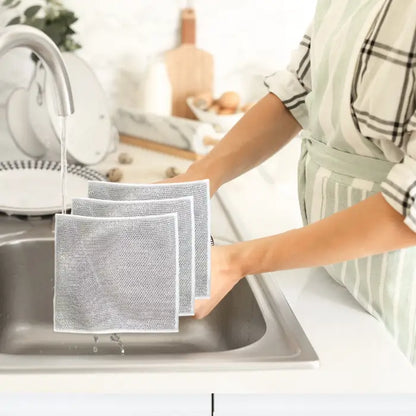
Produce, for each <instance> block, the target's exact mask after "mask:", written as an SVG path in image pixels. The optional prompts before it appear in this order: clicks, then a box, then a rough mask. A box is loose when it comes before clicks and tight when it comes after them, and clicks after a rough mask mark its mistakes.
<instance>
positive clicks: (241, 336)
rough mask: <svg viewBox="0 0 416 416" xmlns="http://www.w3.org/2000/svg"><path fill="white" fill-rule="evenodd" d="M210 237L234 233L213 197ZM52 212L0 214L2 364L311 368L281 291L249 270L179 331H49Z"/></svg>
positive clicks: (21, 367) (7, 367)
mask: <svg viewBox="0 0 416 416" xmlns="http://www.w3.org/2000/svg"><path fill="white" fill-rule="evenodd" d="M211 209H212V234H213V236H214V239H215V241H216V244H226V243H228V242H230V241H236V240H238V239H239V235H238V230H236V228H235V226H234V224H233V223H232V219H231V218H230V215H229V213H228V212H227V210H226V208H225V206H224V205H223V203H222V200H221V199H220V197H219V196H216V197H214V198H213V200H212V207H211ZM53 290H54V235H53V217H43V218H33V217H31V218H18V217H8V216H1V217H0V371H3V372H4V371H8V372H11V371H25V372H27V371H99V370H103V371H104V370H117V371H118V370H125V371H133V370H135V369H146V370H161V369H171V370H186V369H188V370H213V369H216V370H218V369H246V368H247V369H249V368H253V369H272V368H287V367H294V368H299V367H316V366H317V364H318V358H317V356H316V353H315V351H314V350H313V348H312V346H311V345H310V343H309V341H308V339H307V337H306V335H305V334H304V332H303V330H302V328H301V327H300V325H299V323H298V321H297V320H296V318H295V316H294V315H293V312H292V311H291V309H290V307H289V305H288V304H287V302H286V300H285V298H284V297H283V294H282V293H281V292H279V291H277V290H275V291H274V292H273V293H272V292H271V289H270V288H269V286H268V285H267V284H266V282H265V281H264V276H248V277H247V278H246V279H244V280H242V281H241V282H240V283H239V284H238V285H236V287H235V288H234V289H233V290H232V291H231V292H230V293H229V294H228V296H226V297H225V298H224V300H223V301H222V302H221V303H220V305H219V306H218V307H217V308H216V309H215V310H214V311H213V312H212V313H211V314H210V315H209V316H208V317H206V318H205V319H202V320H196V319H194V318H192V317H181V318H180V323H179V332H178V333H169V334H117V335H116V336H114V335H113V336H111V335H98V336H96V337H94V336H93V335H86V334H63V333H56V332H54V331H53Z"/></svg>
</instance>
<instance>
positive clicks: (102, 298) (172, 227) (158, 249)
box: [54, 213, 179, 334]
mask: <svg viewBox="0 0 416 416" xmlns="http://www.w3.org/2000/svg"><path fill="white" fill-rule="evenodd" d="M55 233H56V235H55V237H56V243H55V296H54V330H55V331H57V332H74V333H97V334H104V333H114V332H177V331H178V313H179V293H178V292H179V255H178V221H177V214H176V213H171V214H165V215H154V216H146V217H134V218H131V217H130V218H127V217H126V218H93V217H82V216H76V215H56V225H55Z"/></svg>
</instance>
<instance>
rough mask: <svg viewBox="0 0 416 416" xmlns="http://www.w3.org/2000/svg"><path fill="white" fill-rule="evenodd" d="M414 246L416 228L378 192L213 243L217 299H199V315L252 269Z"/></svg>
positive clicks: (323, 262) (331, 260)
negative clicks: (265, 232) (266, 231)
mask: <svg viewBox="0 0 416 416" xmlns="http://www.w3.org/2000/svg"><path fill="white" fill-rule="evenodd" d="M413 245H416V233H414V232H413V231H412V230H410V228H409V227H408V226H407V225H406V224H404V222H403V216H402V215H401V214H399V213H398V212H397V211H396V210H395V209H394V208H392V207H391V205H390V204H388V203H387V201H386V200H385V199H384V197H383V196H382V195H381V193H378V194H375V195H373V196H371V197H369V198H367V199H366V200H364V201H362V202H359V203H358V204H356V205H354V206H352V207H350V208H347V209H345V210H342V211H340V212H338V213H336V214H333V215H331V216H329V217H327V218H325V219H323V220H321V221H317V222H315V223H313V224H309V225H307V226H306V227H303V228H298V229H294V230H290V231H287V232H285V233H282V234H277V235H274V236H271V237H265V238H259V239H256V240H251V241H246V242H241V243H236V244H232V245H229V246H223V247H221V246H220V247H213V253H212V265H213V271H212V274H211V276H212V285H211V298H210V299H207V300H198V301H197V302H196V316H197V317H198V318H202V317H204V316H206V315H207V314H208V313H209V312H210V311H211V310H212V309H213V308H214V307H215V305H216V304H217V303H218V302H219V301H220V300H221V299H222V298H223V297H224V296H225V295H226V294H227V293H228V291H229V290H231V289H232V287H233V286H234V285H235V283H237V282H238V281H239V280H240V279H241V278H242V277H244V276H246V275H249V274H257V273H264V272H270V271H276V270H285V269H296V268H302V267H314V266H320V265H327V264H332V263H339V262H342V261H346V260H351V259H354V258H359V257H366V256H370V255H373V254H378V253H383V252H386V251H391V250H398V249H401V248H405V247H410V246H413Z"/></svg>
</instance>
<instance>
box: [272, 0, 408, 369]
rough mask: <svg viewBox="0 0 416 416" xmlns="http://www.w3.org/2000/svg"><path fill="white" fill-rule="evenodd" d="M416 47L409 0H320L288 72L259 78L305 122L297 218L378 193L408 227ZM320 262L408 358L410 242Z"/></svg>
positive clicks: (313, 217)
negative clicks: (361, 255)
mask: <svg viewBox="0 0 416 416" xmlns="http://www.w3.org/2000/svg"><path fill="white" fill-rule="evenodd" d="M403 27H405V28H408V30H407V29H406V30H402V29H403ZM399 29H400V30H399ZM415 52H416V1H414V0H403V1H400V2H398V1H394V0H360V1H351V0H318V2H317V9H316V14H315V17H314V20H313V22H312V24H311V26H310V27H309V29H308V31H307V33H306V34H305V36H304V38H303V39H302V42H301V43H300V46H299V48H298V49H297V50H295V51H294V52H293V55H292V60H291V62H290V64H289V66H288V68H287V70H283V71H278V72H276V73H274V74H272V75H270V76H268V77H266V78H265V84H266V86H267V87H268V88H269V91H270V92H272V93H274V94H276V95H277V96H278V97H279V98H280V99H281V100H282V102H283V103H284V104H285V106H286V107H287V108H288V109H289V110H290V111H291V112H292V114H293V115H294V117H296V119H297V120H298V121H299V123H300V124H301V125H302V127H303V128H304V130H303V131H302V134H301V138H302V152H301V157H300V161H299V165H298V174H299V180H298V185H299V203H300V207H301V213H302V218H303V222H304V224H305V225H306V224H309V223H313V222H315V221H319V220H321V219H323V218H325V217H327V216H329V215H332V214H334V213H335V212H338V211H340V210H343V209H346V208H348V207H350V206H352V205H354V204H356V203H358V202H360V201H362V200H364V199H366V198H368V197H369V196H370V195H372V194H374V193H378V192H382V193H383V196H384V197H385V199H386V200H387V202H389V203H390V204H391V205H392V206H393V208H395V209H396V210H398V211H399V212H400V213H402V214H403V215H404V217H405V223H406V224H407V225H408V226H409V227H410V228H411V229H412V230H413V231H416V216H415V221H413V218H412V212H413V214H415V215H416V202H415V199H416V123H415V120H416V111H415V106H416V92H415V91H416V86H415V74H416V68H415V66H416V53H415ZM325 268H326V270H327V271H328V273H329V274H330V275H331V276H332V277H333V278H334V279H335V280H336V281H337V282H339V283H340V284H342V285H344V286H345V287H346V288H347V289H348V290H349V291H350V293H351V294H352V295H353V296H354V297H355V298H356V299H357V301H358V302H359V303H360V304H361V305H362V306H363V308H365V309H366V310H367V311H368V312H369V313H371V314H372V315H373V316H375V317H376V318H378V319H379V320H380V321H381V322H382V323H383V324H384V325H385V327H386V328H387V329H388V330H389V332H390V333H391V334H392V335H393V336H394V338H395V339H396V341H397V344H398V345H399V347H400V349H401V350H402V351H403V352H404V353H405V354H406V356H407V357H408V358H409V360H410V361H411V362H412V363H413V364H414V365H416V247H411V248H408V249H405V250H397V251H391V252H388V253H384V254H380V255H376V256H371V257H365V258H360V259H356V260H352V261H347V262H343V263H339V264H334V265H328V266H325Z"/></svg>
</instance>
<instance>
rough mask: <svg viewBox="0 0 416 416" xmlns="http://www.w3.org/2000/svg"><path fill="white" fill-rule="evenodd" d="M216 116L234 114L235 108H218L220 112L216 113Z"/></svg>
mask: <svg viewBox="0 0 416 416" xmlns="http://www.w3.org/2000/svg"><path fill="white" fill-rule="evenodd" d="M218 114H219V115H221V116H227V115H230V114H235V108H220V111H218Z"/></svg>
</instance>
